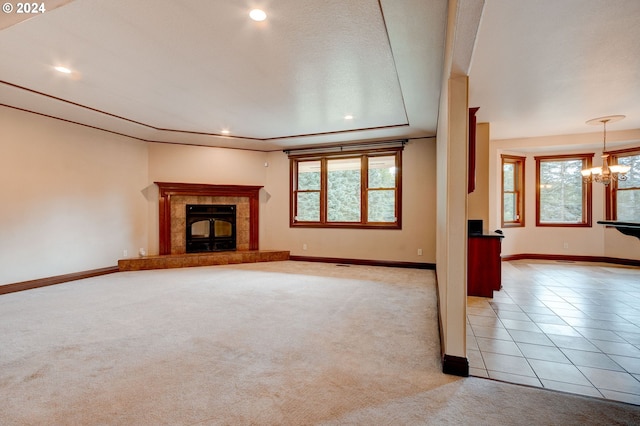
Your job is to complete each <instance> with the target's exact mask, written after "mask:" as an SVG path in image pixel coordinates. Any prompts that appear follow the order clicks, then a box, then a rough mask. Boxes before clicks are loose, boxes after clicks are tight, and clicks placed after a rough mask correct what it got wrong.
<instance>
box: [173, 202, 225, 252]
mask: <svg viewBox="0 0 640 426" xmlns="http://www.w3.org/2000/svg"><path fill="white" fill-rule="evenodd" d="M185 225H186V226H185V230H186V252H187V253H201V252H209V251H229V250H235V249H236V206H235V205H221V204H187V205H186V222H185Z"/></svg>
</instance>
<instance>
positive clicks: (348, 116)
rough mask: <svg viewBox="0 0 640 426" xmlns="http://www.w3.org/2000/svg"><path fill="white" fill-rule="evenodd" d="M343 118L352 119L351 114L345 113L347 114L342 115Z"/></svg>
mask: <svg viewBox="0 0 640 426" xmlns="http://www.w3.org/2000/svg"><path fill="white" fill-rule="evenodd" d="M344 119H345V120H353V115H351V114H347V115H345V116H344Z"/></svg>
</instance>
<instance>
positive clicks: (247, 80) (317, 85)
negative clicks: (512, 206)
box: [0, 0, 446, 150]
mask: <svg viewBox="0 0 640 426" xmlns="http://www.w3.org/2000/svg"><path fill="white" fill-rule="evenodd" d="M62 3H67V4H65V5H62V6H61V7H58V8H56V9H53V10H51V9H50V10H49V11H47V12H45V13H44V14H40V15H35V16H33V17H32V18H31V19H28V20H25V21H23V22H20V23H17V24H16V23H15V22H5V23H4V25H2V24H1V23H0V28H3V27H5V29H4V30H2V32H1V33H0V57H2V61H1V62H0V80H1V81H2V82H3V84H0V99H1V102H2V103H3V104H6V105H9V106H13V107H17V108H22V109H25V110H28V111H33V112H37V113H41V114H45V115H49V116H53V117H57V118H61V119H65V120H68V121H72V122H76V123H81V124H84V125H88V126H92V127H96V128H100V129H105V130H109V131H112V132H115V133H120V134H124V135H128V136H132V137H136V138H140V139H143V140H148V141H162V142H172V143H186V144H200V145H212V146H225V147H236V148H246V149H259V150H272V149H282V148H286V147H293V146H307V145H312V144H318V143H336V142H346V141H357V140H371V139H389V138H407V137H425V136H426V137H428V136H433V135H435V132H436V122H437V113H438V103H439V89H440V84H441V83H440V82H441V75H442V63H443V48H444V33H445V22H446V0H429V1H420V0H404V1H402V2H398V1H395V0H382V1H380V2H379V1H378V0H357V1H355V0H350V1H344V0H322V1H318V0H278V1H269V0H263V1H258V0H246V1H229V0H135V1H132V0H104V1H100V0H75V1H68V0H67V1H62ZM254 6H260V7H261V8H263V9H264V10H265V11H266V13H267V15H268V17H267V20H266V21H264V22H254V21H252V20H250V19H249V16H248V12H249V11H250V10H251V9H252V8H253V7H254ZM15 16H16V15H13V16H11V15H9V16H5V18H12V17H13V18H15ZM56 65H63V66H65V67H68V68H70V69H72V70H73V73H72V74H71V75H64V74H60V73H58V72H56V71H55V70H54V69H53V67H54V66H56ZM346 115H352V116H353V117H354V118H353V119H352V120H347V119H345V118H344V117H345V116H346ZM223 130H228V131H230V133H229V136H224V135H223V134H222V131H223Z"/></svg>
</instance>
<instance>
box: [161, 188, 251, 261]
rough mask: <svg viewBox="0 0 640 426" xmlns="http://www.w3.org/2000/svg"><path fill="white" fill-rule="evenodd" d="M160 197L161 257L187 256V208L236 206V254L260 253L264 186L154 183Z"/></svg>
mask: <svg viewBox="0 0 640 426" xmlns="http://www.w3.org/2000/svg"><path fill="white" fill-rule="evenodd" d="M155 183H156V184H157V185H158V189H159V194H158V195H159V198H158V207H159V212H158V225H159V232H158V243H159V254H160V255H168V254H184V253H186V252H187V248H186V238H185V236H186V232H187V231H186V205H187V204H209V205H212V204H218V205H235V206H236V248H235V250H237V251H245V250H258V247H259V242H258V236H259V232H258V230H259V217H260V197H259V194H260V190H261V188H262V187H261V186H248V185H209V184H202V183H177V182H155Z"/></svg>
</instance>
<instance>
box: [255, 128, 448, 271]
mask: <svg viewBox="0 0 640 426" xmlns="http://www.w3.org/2000/svg"><path fill="white" fill-rule="evenodd" d="M435 148H436V146H435V142H434V141H433V140H432V139H420V140H412V141H410V142H409V143H408V144H407V145H406V146H405V149H404V152H403V155H402V162H403V167H402V192H403V194H402V201H403V205H402V229H401V230H381V229H380V230H379V229H326V228H323V229H311V228H293V229H292V228H290V227H289V159H288V157H287V155H286V154H284V153H282V152H271V153H269V154H268V160H267V161H268V163H269V167H268V171H267V183H266V185H265V194H264V195H265V204H266V210H265V214H266V217H265V222H264V226H263V227H262V228H263V231H264V238H263V235H262V234H261V236H260V238H261V240H260V241H261V244H260V245H261V247H263V248H269V249H282V250H290V251H291V254H292V255H297V256H312V257H338V258H347V259H367V260H379V261H403V262H421V263H434V262H435V258H436V255H435V197H436V195H435V192H436V185H435V173H436V163H435V161H436V154H435ZM261 207H262V206H261ZM305 244H306V247H307V249H306V250H304V249H303V245H305ZM418 249H422V252H423V254H422V256H420V255H418Z"/></svg>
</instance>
